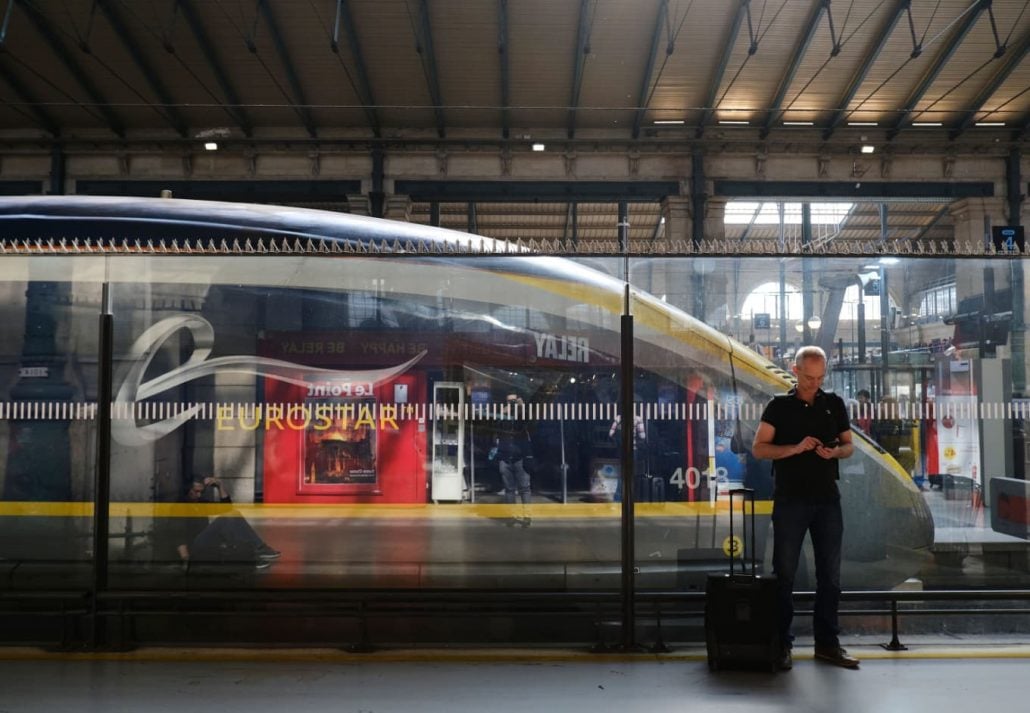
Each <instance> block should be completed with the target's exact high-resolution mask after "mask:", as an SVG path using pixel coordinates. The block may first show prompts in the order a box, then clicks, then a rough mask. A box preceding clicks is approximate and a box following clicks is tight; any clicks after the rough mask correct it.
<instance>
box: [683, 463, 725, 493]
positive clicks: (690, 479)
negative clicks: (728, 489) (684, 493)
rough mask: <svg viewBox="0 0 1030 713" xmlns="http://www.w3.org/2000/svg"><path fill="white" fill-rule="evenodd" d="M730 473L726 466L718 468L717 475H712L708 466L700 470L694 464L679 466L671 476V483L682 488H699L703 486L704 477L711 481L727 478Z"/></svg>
mask: <svg viewBox="0 0 1030 713" xmlns="http://www.w3.org/2000/svg"><path fill="white" fill-rule="evenodd" d="M728 475H729V471H728V470H726V469H725V468H716V469H715V476H714V477H713V476H712V475H711V472H710V471H709V470H708V469H707V468H706V469H705V470H698V469H697V468H695V467H694V466H690V467H689V468H686V469H684V468H677V469H676V470H674V471H673V472H672V475H670V476H669V485H675V486H676V487H677V488H679V489H680V490H683V489H684V488H686V489H687V490H697V489H698V488H699V487H701V483H702V479H705V480H707V481H709V482H711V481H712V480H715V481H719V480H725V479H726V478H727V476H728Z"/></svg>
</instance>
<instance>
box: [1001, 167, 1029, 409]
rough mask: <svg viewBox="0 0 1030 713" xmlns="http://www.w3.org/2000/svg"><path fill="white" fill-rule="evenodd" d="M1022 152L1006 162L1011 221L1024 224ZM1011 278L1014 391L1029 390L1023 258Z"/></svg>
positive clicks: (1012, 267)
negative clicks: (1020, 164) (1020, 167)
mask: <svg viewBox="0 0 1030 713" xmlns="http://www.w3.org/2000/svg"><path fill="white" fill-rule="evenodd" d="M1021 160H1022V155H1021V152H1020V150H1019V148H1013V149H1012V150H1011V151H1009V157H1008V160H1007V161H1006V163H1005V178H1006V181H1005V184H1006V192H1007V194H1008V204H1009V220H1008V224H1009V225H1022V218H1023V216H1022V211H1023V199H1024V195H1023V191H1022V188H1023V179H1022V177H1021V175H1020V170H1019V163H1020V161H1021ZM1009 281H1010V284H1011V287H1012V290H1011V292H1012V339H1011V341H1010V344H1012V394H1013V395H1016V394H1019V395H1021V396H1022V395H1023V394H1025V393H1026V322H1025V320H1024V319H1023V312H1024V310H1025V308H1026V307H1025V302H1026V299H1025V295H1024V294H1023V289H1024V288H1023V261H1022V259H1016V260H1012V261H1011V262H1010V263H1009Z"/></svg>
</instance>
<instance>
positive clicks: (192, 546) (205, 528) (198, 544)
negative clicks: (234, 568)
mask: <svg viewBox="0 0 1030 713" xmlns="http://www.w3.org/2000/svg"><path fill="white" fill-rule="evenodd" d="M206 493H210V494H211V495H210V497H208V498H205V494H206ZM183 502H186V503H192V504H199V503H203V502H217V503H225V504H231V503H232V498H231V497H230V496H229V492H228V491H227V490H226V489H225V486H224V485H222V481H221V480H219V479H218V478H215V477H214V476H212V475H208V476H201V477H200V478H194V479H192V480H191V481H190V483H189V487H188V488H187V489H186V492H185V496H184V498H183ZM176 524H177V533H176V535H177V536H176V538H175V541H176V551H177V552H178V555H179V559H180V560H182V563H183V566H184V567H186V569H187V570H188V569H189V568H190V567H191V566H192V565H193V564H196V563H205V564H215V563H223V564H224V563H233V564H247V565H253V566H254V568H255V569H267V568H268V567H269V565H270V564H271V561H272V560H274V559H278V558H279V557H280V556H281V554H282V553H281V552H279V551H278V550H275V549H273V548H271V547H269V546H268V545H267V544H266V543H265V541H264V540H262V539H261V537H260V536H259V535H258V534H257V533H256V532H254V528H252V527H251V526H250V523H249V522H247V520H246V519H245V518H244V517H243V515H241V514H240V513H239V512H238V511H236V510H230V511H229V512H226V513H225V514H222V515H219V516H218V517H215V518H213V519H211V518H208V517H207V516H205V515H196V516H192V517H183V518H178V519H177V522H176Z"/></svg>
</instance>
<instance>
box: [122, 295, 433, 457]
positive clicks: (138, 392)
mask: <svg viewBox="0 0 1030 713" xmlns="http://www.w3.org/2000/svg"><path fill="white" fill-rule="evenodd" d="M183 329H186V330H189V332H190V334H191V335H192V337H193V353H192V354H190V357H189V359H187V360H186V363H184V364H183V365H181V366H178V367H176V368H174V369H172V370H171V371H168V372H165V373H164V374H161V375H160V376H157V377H155V378H153V379H150V380H149V381H143V375H144V374H146V373H147V368H148V367H149V366H150V363H151V362H152V361H153V360H154V356H155V355H156V354H157V352H158V351H159V350H160V349H161V347H162V345H164V343H165V342H167V341H168V340H169V339H170V338H171V337H172V336H173V335H175V334H176V333H177V332H179V331H180V330H183ZM214 343H215V330H214V327H212V326H211V323H210V322H208V321H207V320H206V319H204V318H203V317H200V316H198V315H195V314H178V315H173V316H171V317H166V318H165V319H162V320H161V321H160V322H158V323H157V324H155V325H153V326H152V327H150V328H149V329H147V330H146V331H145V332H143V334H141V335H140V336H139V338H138V339H136V341H135V342H134V343H133V345H132V347H131V348H130V349H129V353H128V355H127V357H126V361H127V366H126V367H124V375H123V376H122V378H121V386H120V387H119V389H118V393H117V395H116V396H115V404H122V405H127V406H129V407H130V409H131V407H132V406H134V405H135V404H137V403H139V402H140V401H145V400H146V399H149V398H152V397H153V396H156V395H158V394H161V393H164V392H166V391H168V390H169V389H174V388H175V387H177V386H182V385H183V384H187V383H189V382H191V381H196V380H197V379H202V378H204V377H207V376H212V375H215V374H249V375H251V376H262V377H265V378H267V379H273V380H275V381H282V382H285V383H288V384H294V385H295V386H301V387H303V388H304V389H308V388H309V387H310V385H311V380H316V381H318V382H327V381H344V382H351V383H355V382H360V383H366V384H372V385H373V386H375V385H377V384H381V383H383V382H385V381H389V380H390V379H392V378H394V377H396V376H399V375H400V374H403V373H404V372H406V371H407V370H408V369H410V368H411V367H412V366H414V365H415V363H417V362H418V361H419V360H420V359H421V358H422V357H424V356H425V355H426V352H425V351H422V352H420V353H419V354H417V355H415V356H414V357H413V358H411V359H409V360H408V361H406V362H404V363H403V364H398V365H397V366H392V367H387V368H385V369H356V370H338V369H320V368H317V367H312V366H305V365H303V364H294V363H293V362H289V361H281V360H279V359H269V358H267V357H259V356H248V355H239V356H224V357H216V358H214V359H210V358H209V357H210V356H211V349H212V348H213V347H214ZM200 409H201V406H200V405H199V404H197V405H194V406H191V407H190V408H187V409H185V410H183V411H181V412H179V413H177V414H175V415H174V416H171V417H169V418H165V419H163V420H160V421H157V422H155V423H148V424H145V425H140V424H138V423H137V422H136V419H135V418H130V419H115V420H114V421H113V422H112V424H111V435H112V436H113V437H114V439H115V440H116V441H118V442H119V443H121V444H122V445H125V446H142V445H145V444H147V443H152V442H153V441H156V440H158V439H159V438H163V437H164V436H167V435H168V434H169V433H171V432H172V431H174V430H176V429H177V428H179V427H180V426H182V425H183V424H184V423H186V422H187V421H189V420H190V419H191V418H193V417H194V416H196V415H197V413H198V412H199V411H200Z"/></svg>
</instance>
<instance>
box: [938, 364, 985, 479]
mask: <svg viewBox="0 0 1030 713" xmlns="http://www.w3.org/2000/svg"><path fill="white" fill-rule="evenodd" d="M941 372H943V373H941V376H942V377H943V378H942V379H941V387H942V388H941V389H940V393H939V394H938V396H937V403H936V414H935V416H936V419H935V420H936V423H937V457H938V462H939V468H940V472H941V473H946V474H948V475H959V476H963V477H966V478H971V479H972V480H973V482H974V483H977V484H980V475H981V474H980V421H979V419H978V418H977V404H976V394H975V393H974V389H973V381H972V372H971V364H970V362H969V361H968V360H957V361H948V362H944V363H942V364H941Z"/></svg>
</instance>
